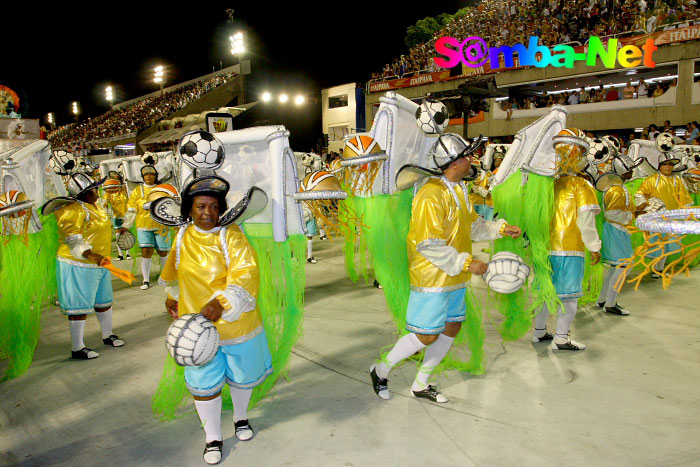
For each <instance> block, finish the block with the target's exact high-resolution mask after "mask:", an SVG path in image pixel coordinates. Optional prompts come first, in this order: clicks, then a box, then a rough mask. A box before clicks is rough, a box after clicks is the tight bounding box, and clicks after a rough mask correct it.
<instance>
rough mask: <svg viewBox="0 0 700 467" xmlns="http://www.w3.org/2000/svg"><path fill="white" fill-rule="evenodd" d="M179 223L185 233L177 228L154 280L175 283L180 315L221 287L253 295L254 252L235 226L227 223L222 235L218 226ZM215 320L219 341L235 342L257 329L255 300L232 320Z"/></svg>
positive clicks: (193, 310) (257, 277) (256, 282)
mask: <svg viewBox="0 0 700 467" xmlns="http://www.w3.org/2000/svg"><path fill="white" fill-rule="evenodd" d="M184 228H185V229H186V230H185V231H184V233H183V232H180V233H178V236H177V240H176V243H175V248H173V249H172V250H171V251H170V254H169V255H168V259H167V261H166V262H165V266H164V267H163V271H162V272H161V274H160V279H159V281H158V282H159V283H160V284H161V285H164V286H174V285H177V286H178V287H179V289H180V296H179V297H178V311H179V314H180V316H183V315H186V314H192V313H199V312H200V311H201V309H202V307H203V306H204V305H206V304H207V303H208V302H209V301H210V300H211V299H212V297H213V295H214V293H215V292H217V291H223V290H224V289H229V290H234V291H236V292H235V293H236V294H237V295H238V296H245V297H246V298H247V299H248V300H251V301H255V300H257V296H258V285H259V282H260V275H259V272H258V262H257V257H256V255H255V251H254V250H253V247H251V246H250V243H248V240H247V239H246V237H245V235H244V234H243V232H242V231H241V229H240V227H238V226H237V225H233V224H232V225H229V226H228V227H227V228H226V230H225V235H224V237H225V238H222V235H221V230H219V231H217V232H213V233H209V232H205V231H202V230H199V229H198V228H197V227H195V226H194V225H189V226H187V227H184ZM227 256H228V258H229V259H228V265H227ZM224 302H225V300H224ZM222 304H224V308H227V306H226V304H225V303H222ZM228 308H229V309H230V305H229V306H228ZM214 324H215V325H216V329H217V330H218V331H219V335H220V337H221V345H233V344H240V343H241V342H245V341H247V340H249V339H252V338H253V337H255V336H256V335H258V334H259V333H260V332H262V315H261V314H260V310H259V309H258V307H257V306H256V307H255V309H254V310H252V311H248V312H244V313H242V314H241V317H240V318H239V319H238V320H237V321H234V322H231V323H229V322H228V321H224V320H223V319H219V320H218V321H217V322H216V323H214Z"/></svg>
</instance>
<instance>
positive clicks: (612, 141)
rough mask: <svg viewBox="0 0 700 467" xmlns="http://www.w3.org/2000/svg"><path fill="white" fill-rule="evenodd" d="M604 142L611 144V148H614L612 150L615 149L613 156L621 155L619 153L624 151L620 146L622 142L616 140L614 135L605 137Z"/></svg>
mask: <svg viewBox="0 0 700 467" xmlns="http://www.w3.org/2000/svg"><path fill="white" fill-rule="evenodd" d="M603 141H607V142H608V143H610V146H612V148H613V154H612V155H613V156H614V155H615V154H616V153H618V154H619V152H620V151H621V150H622V145H621V144H620V140H619V139H617V138H615V137H614V136H612V135H605V136H603Z"/></svg>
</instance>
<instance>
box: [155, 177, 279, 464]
mask: <svg viewBox="0 0 700 467" xmlns="http://www.w3.org/2000/svg"><path fill="white" fill-rule="evenodd" d="M255 190H257V192H258V193H262V192H261V191H260V190H258V189H257V188H253V189H251V191H249V192H248V196H246V198H244V200H243V201H241V202H240V203H239V204H238V205H237V206H235V207H234V208H232V209H231V210H229V211H227V205H226V194H227V193H228V191H229V183H228V182H227V181H226V180H224V179H223V178H220V177H218V176H216V175H212V174H209V175H203V176H199V175H198V174H196V173H195V177H194V179H193V180H192V181H190V182H189V183H188V184H187V186H186V187H185V189H184V190H183V193H182V205H181V207H180V213H179V214H180V216H181V217H180V218H179V219H178V218H177V216H176V215H174V214H175V213H171V215H169V216H168V215H166V216H165V217H164V218H163V217H159V216H160V215H163V213H164V212H165V211H166V210H164V209H161V207H159V206H160V205H159V203H161V202H162V201H165V203H173V201H171V200H166V199H160V200H157V201H154V202H153V203H152V206H151V213H152V215H153V216H154V218H156V219H158V221H159V222H162V223H163V224H166V225H180V226H183V227H181V228H180V231H179V233H178V235H177V238H176V240H175V247H174V249H173V250H172V252H171V253H170V255H169V256H168V259H167V261H166V263H165V266H164V268H163V272H162V273H161V275H160V279H159V281H158V283H159V284H160V285H163V286H165V290H166V292H167V293H168V297H167V299H166V301H165V306H166V308H167V309H168V311H169V312H170V314H171V315H172V316H173V318H177V317H179V316H182V315H185V314H190V313H201V314H202V315H203V316H204V317H206V318H207V319H209V320H210V321H212V322H213V323H214V324H215V325H216V328H217V330H218V332H219V335H220V337H221V341H220V346H219V349H218V351H217V353H216V356H215V357H214V358H213V359H212V360H211V361H210V362H209V363H207V364H205V365H203V366H200V367H194V366H187V367H185V382H186V384H187V388H188V390H189V391H190V393H191V394H192V396H193V397H194V400H195V407H196V409H197V413H198V414H199V417H200V419H201V421H202V426H203V428H204V432H205V436H206V446H205V449H204V461H205V462H207V463H209V464H217V463H218V462H220V460H221V449H222V447H223V436H222V433H221V407H222V397H221V390H222V388H223V387H224V385H225V384H228V385H229V387H230V389H231V398H232V401H233V406H234V414H233V418H234V422H235V429H236V437H237V438H238V439H239V440H241V441H248V440H250V439H252V438H253V429H252V427H251V426H250V424H249V422H248V415H247V410H248V404H249V402H250V398H251V394H252V391H253V388H254V387H255V386H258V385H260V384H262V382H263V381H264V380H265V378H267V376H268V375H270V374H271V373H272V363H271V355H270V351H269V349H268V345H267V337H266V335H265V330H264V328H263V322H262V315H261V313H260V310H259V309H258V306H257V296H258V284H259V279H260V277H259V271H258V265H257V257H256V254H255V251H254V250H253V248H252V247H251V245H250V244H249V243H248V240H247V239H246V237H245V235H244V233H243V231H242V230H241V229H240V227H238V226H237V225H235V224H233V221H235V220H237V219H239V217H240V216H242V215H243V213H244V212H245V211H246V209H247V207H248V206H249V204H250V202H249V201H250V196H251V193H253V192H254V191H255ZM263 196H264V195H263ZM264 198H265V202H266V197H264ZM253 204H256V203H253ZM262 206H263V207H264V203H263V204H262ZM251 211H252V209H251ZM190 219H191V222H192V223H190V224H188V221H189V220H190Z"/></svg>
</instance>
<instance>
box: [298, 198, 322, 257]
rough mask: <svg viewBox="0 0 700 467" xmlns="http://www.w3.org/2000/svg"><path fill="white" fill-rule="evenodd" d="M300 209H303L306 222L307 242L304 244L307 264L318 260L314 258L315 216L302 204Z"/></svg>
mask: <svg viewBox="0 0 700 467" xmlns="http://www.w3.org/2000/svg"><path fill="white" fill-rule="evenodd" d="M301 208H302V210H303V211H304V222H305V223H306V239H307V240H308V243H307V244H306V262H307V263H309V264H316V263H318V261H317V260H316V258H314V235H316V218H315V217H314V215H313V213H312V212H311V209H310V208H309V207H308V206H307V205H306V204H303V205H302V207H301Z"/></svg>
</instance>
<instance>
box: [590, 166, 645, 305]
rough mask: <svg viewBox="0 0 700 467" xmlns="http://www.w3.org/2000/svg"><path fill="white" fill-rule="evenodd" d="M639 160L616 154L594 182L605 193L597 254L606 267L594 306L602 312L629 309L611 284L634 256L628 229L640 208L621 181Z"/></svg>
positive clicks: (632, 225)
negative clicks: (624, 305) (602, 173)
mask: <svg viewBox="0 0 700 467" xmlns="http://www.w3.org/2000/svg"><path fill="white" fill-rule="evenodd" d="M643 161H644V159H641V158H640V159H638V160H637V162H636V163H635V162H632V160H631V159H630V158H629V157H627V156H626V155H624V154H618V155H616V156H615V158H614V159H613V161H612V168H613V171H612V172H611V173H608V174H605V175H603V176H601V177H600V178H599V179H598V180H597V181H596V185H595V187H596V189H598V190H599V191H602V192H604V193H605V195H604V196H603V204H604V211H605V223H604V224H603V247H602V250H601V253H602V259H603V262H604V263H605V264H607V265H608V266H610V267H609V269H608V270H607V272H606V273H605V277H604V279H603V287H602V289H601V291H600V296H599V297H598V306H599V307H600V308H604V309H605V312H606V313H612V314H616V315H623V316H626V315H629V311H627V310H625V309H624V308H622V307H621V306H620V305H619V304H618V303H617V295H618V293H619V290H616V289H615V284H616V283H617V281H618V279H619V278H620V276H622V275H623V274H624V273H625V264H628V263H626V262H625V261H624V260H627V259H629V258H632V257H633V256H634V251H633V250H632V240H631V239H630V233H629V229H630V228H631V227H634V218H635V217H636V215H637V213H638V212H640V211H637V210H636V209H635V206H634V200H633V199H632V197H631V196H630V194H629V191H627V188H626V187H625V185H624V183H625V182H627V181H629V180H630V179H631V178H632V174H633V172H634V168H635V167H637V166H638V165H640V164H641V163H642V162H643Z"/></svg>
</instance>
